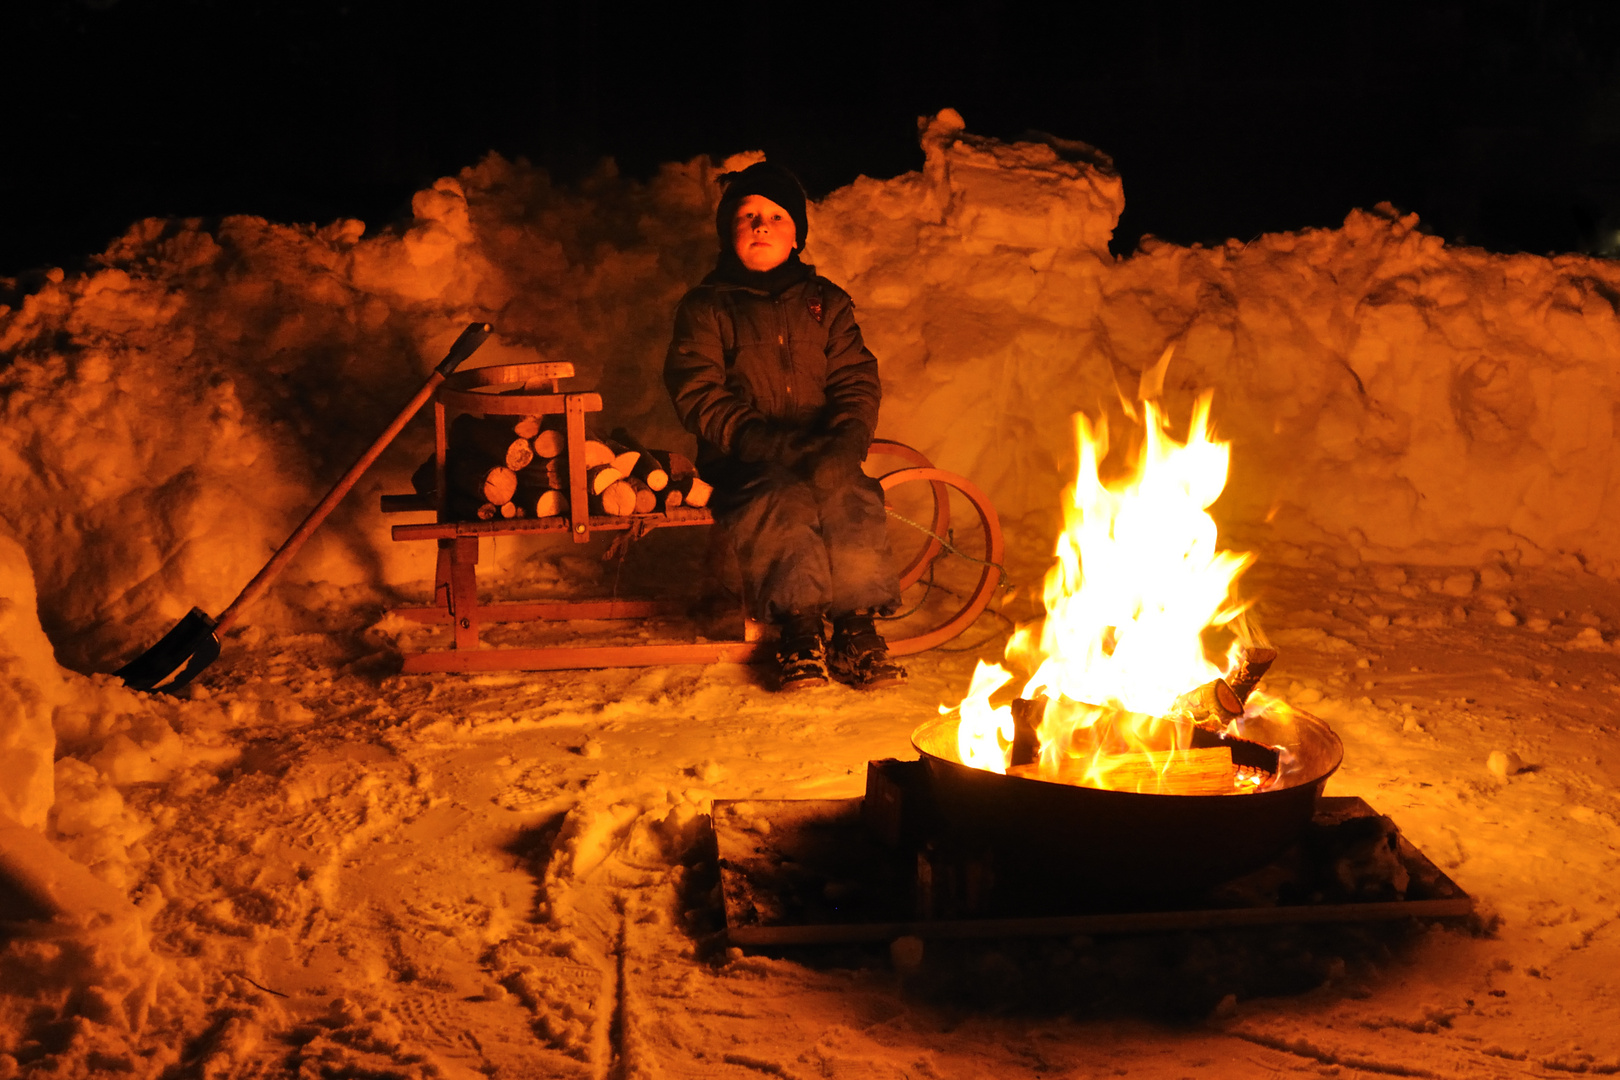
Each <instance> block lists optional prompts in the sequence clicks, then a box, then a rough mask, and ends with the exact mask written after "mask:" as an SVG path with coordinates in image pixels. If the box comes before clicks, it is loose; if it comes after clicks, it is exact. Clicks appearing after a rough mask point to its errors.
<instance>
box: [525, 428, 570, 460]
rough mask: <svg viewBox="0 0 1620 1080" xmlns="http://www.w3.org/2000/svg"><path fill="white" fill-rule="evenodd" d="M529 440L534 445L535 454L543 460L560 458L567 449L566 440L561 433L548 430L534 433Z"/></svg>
mask: <svg viewBox="0 0 1620 1080" xmlns="http://www.w3.org/2000/svg"><path fill="white" fill-rule="evenodd" d="M530 438H531V441H532V442H533V443H534V452H535V454H536V455H538V456H540V457H543V458H556V457H561V456H562V454H563V451H564V450H565V449H567V447H568V440H567V439H566V438H564V437H563V433H562V432H560V431H554V430H552V429H550V428H547V429H546V430H545V431H540V432H536V433H535V434H534V435H533V436H531V437H530Z"/></svg>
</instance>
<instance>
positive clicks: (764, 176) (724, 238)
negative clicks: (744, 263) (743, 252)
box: [714, 161, 810, 251]
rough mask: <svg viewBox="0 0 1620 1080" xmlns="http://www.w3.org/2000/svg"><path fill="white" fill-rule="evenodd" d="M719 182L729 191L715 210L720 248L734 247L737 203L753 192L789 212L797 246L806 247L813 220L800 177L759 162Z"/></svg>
mask: <svg viewBox="0 0 1620 1080" xmlns="http://www.w3.org/2000/svg"><path fill="white" fill-rule="evenodd" d="M720 182H721V183H723V184H725V185H726V193H725V194H724V195H722V196H721V197H720V208H719V209H718V210H717V211H715V215H714V230H715V232H716V233H718V234H719V236H720V250H721V251H729V250H730V249H731V244H732V232H731V219H732V218H733V217H734V216H736V213H737V204H738V203H740V202H742V201H743V200H744V199H745V198H747V197H748V196H750V195H763V196H765V197H766V198H767V199H769V200H771V202H773V203H775V204H776V205H777V206H780V207H781V208H782V209H784V210H786V211H787V212H788V216H789V217H791V218H792V219H793V227H794V229H795V230H796V234H795V236H794V246H795V247H797V248H798V249H799V250H800V251H803V250H804V238H805V236H806V235H807V234H808V233H809V232H810V219H809V217H807V216H806V215H805V211H804V185H802V184H800V183H799V178H798V177H797V176H794V175H793V174H792V173H790V172H788V171H787V170H786V169H784V168H782V166H780V165H772V164H771V163H770V162H768V161H759V162H755V163H754V164H752V165H750V166H748V168H746V169H744V170H742V171H741V172H734V173H726V174H725V175H724V176H722V177H720Z"/></svg>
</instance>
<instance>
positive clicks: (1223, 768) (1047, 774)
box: [1007, 747, 1237, 795]
mask: <svg viewBox="0 0 1620 1080" xmlns="http://www.w3.org/2000/svg"><path fill="white" fill-rule="evenodd" d="M1007 775H1009V776H1020V777H1024V778H1026V779H1032V780H1046V781H1050V782H1052V783H1057V784H1069V785H1071V786H1073V787H1091V788H1101V789H1104V790H1108V791H1137V792H1144V793H1147V794H1153V795H1231V794H1234V793H1236V791H1237V769H1236V767H1235V766H1234V765H1233V764H1232V753H1231V751H1230V750H1228V749H1226V748H1224V747H1211V748H1208V749H1194V750H1175V751H1166V752H1163V753H1149V754H1105V755H1101V756H1099V757H1097V758H1067V759H1065V760H1064V761H1062V762H1060V763H1059V764H1058V766H1057V768H1056V769H1052V768H1051V767H1049V766H1046V765H1045V764H1031V765H1013V766H1009V767H1008V769H1007Z"/></svg>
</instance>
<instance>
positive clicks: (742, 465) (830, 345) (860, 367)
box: [664, 161, 906, 690]
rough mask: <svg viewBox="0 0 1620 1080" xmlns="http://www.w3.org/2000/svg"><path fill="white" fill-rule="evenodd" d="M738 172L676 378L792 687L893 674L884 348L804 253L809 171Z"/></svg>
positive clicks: (685, 310)
mask: <svg viewBox="0 0 1620 1080" xmlns="http://www.w3.org/2000/svg"><path fill="white" fill-rule="evenodd" d="M725 179H726V178H724V177H723V178H722V180H725ZM730 180H731V182H730V184H729V185H728V186H727V187H726V189H725V194H724V196H723V197H722V198H721V200H720V208H719V211H718V212H717V213H716V215H715V229H716V231H717V232H718V234H719V239H720V258H719V265H717V266H716V267H715V270H714V272H713V273H711V274H710V275H709V276H708V277H706V278H704V279H703V283H702V284H701V285H699V286H698V287H697V288H695V289H693V290H692V291H691V292H689V293H687V294H686V296H685V297H683V298H682V300H681V303H680V306H679V307H678V308H677V309H676V312H675V335H674V340H672V341H671V342H670V346H669V353H668V355H667V357H666V358H665V361H664V383H665V385H666V386H668V388H669V394H670V397H671V399H672V400H673V401H674V403H675V412H676V413H677V415H679V416H680V419H681V423H682V424H683V425H685V427H686V429H687V430H688V431H690V432H692V434H694V435H696V436H697V439H698V465H699V468H700V469H701V470H702V472H703V475H704V477H705V478H706V479H708V480H710V482H711V483H713V485H714V489H715V493H714V496H713V498H712V499H711V501H710V503H709V506H710V509H711V510H712V511H713V512H714V515H715V520H716V521H717V522H719V523H720V524H721V525H722V526H723V527H724V528H726V529H727V530H728V531H729V533H730V536H731V537H732V541H733V543H734V545H735V547H736V550H737V560H738V564H739V567H740V569H741V571H742V583H743V602H744V605H745V606H746V608H747V611H748V614H749V615H750V616H751V617H752V618H755V619H759V620H761V621H763V622H772V623H775V624H776V626H777V628H778V629H779V631H780V634H781V643H780V645H779V647H778V650H777V664H778V669H779V675H780V687H781V689H783V690H799V689H805V688H810V687H815V686H825V685H827V681H828V677H829V674H831V675H832V676H833V677H836V678H837V679H839V680H840V681H842V682H845V683H848V684H849V685H851V686H854V687H858V688H861V689H869V688H872V687H877V686H883V685H892V684H895V683H898V682H900V681H902V680H903V679H904V678H905V676H906V672H905V669H904V668H902V667H901V666H900V665H899V664H896V663H895V662H894V661H892V660H890V659H889V655H888V649H887V647H886V646H885V644H884V641H883V637H882V635H880V634H879V633H878V631H877V626H876V623H875V622H874V616H875V615H877V614H879V613H883V612H888V611H893V610H894V608H895V607H896V606H897V605H898V603H899V599H900V597H899V587H898V582H897V581H896V579H895V574H894V570H893V569H892V567H891V563H890V559H889V544H888V533H887V528H886V519H885V515H884V510H883V489H882V488H881V487H880V486H879V485H878V483H877V481H876V480H873V479H871V478H870V477H868V476H867V475H866V474H865V473H864V472H862V471H861V462H862V461H863V460H865V458H866V451H867V448H868V446H869V445H870V444H871V441H872V433H873V431H875V430H876V428H877V418H878V402H879V399H880V398H881V396H882V387H881V385H880V383H879V381H878V370H877V359H876V358H875V357H873V355H872V354H871V353H870V352H868V351H867V349H866V345H865V343H864V342H863V341H862V340H861V329H860V327H859V326H857V325H856V323H855V307H854V304H853V302H852V301H851V300H850V298H849V295H848V294H847V293H845V292H844V291H843V290H842V289H840V288H839V287H838V286H836V285H834V284H833V283H832V282H830V281H828V280H827V279H826V278H823V277H820V276H818V275H817V274H816V272H815V268H814V267H812V266H808V265H806V264H805V263H803V262H801V261H800V260H799V250H800V249H801V248H802V247H803V246H804V238H805V233H806V232H807V231H808V229H809V222H808V219H807V218H806V216H805V196H804V189H803V188H802V187H801V186H800V185H799V181H798V179H797V178H796V177H794V175H793V174H792V173H790V172H788V171H787V170H786V169H784V168H782V167H780V166H778V165H772V164H770V163H769V162H763V161H762V162H760V163H758V164H756V165H751V166H749V167H748V168H746V169H744V170H742V171H741V172H739V173H733V174H731V176H730ZM824 617H827V618H830V619H831V621H832V639H831V641H830V642H828V641H827V639H826V638H825V637H824V636H823V633H824V630H823V618H824Z"/></svg>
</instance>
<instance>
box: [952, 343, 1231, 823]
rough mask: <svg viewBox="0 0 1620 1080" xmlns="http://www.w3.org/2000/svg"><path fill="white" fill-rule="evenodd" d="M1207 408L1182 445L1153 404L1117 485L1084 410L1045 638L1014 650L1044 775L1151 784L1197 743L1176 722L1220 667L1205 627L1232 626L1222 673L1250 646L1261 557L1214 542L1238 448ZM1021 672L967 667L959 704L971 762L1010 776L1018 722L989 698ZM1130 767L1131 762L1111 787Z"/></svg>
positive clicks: (1102, 440) (1026, 639)
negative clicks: (1214, 513)
mask: <svg viewBox="0 0 1620 1080" xmlns="http://www.w3.org/2000/svg"><path fill="white" fill-rule="evenodd" d="M1165 359H1166V360H1168V354H1167V355H1166V357H1165ZM1161 371H1162V363H1161ZM1210 401H1211V395H1210V394H1208V393H1205V394H1204V395H1203V396H1201V397H1200V398H1199V399H1198V401H1197V403H1196V404H1195V405H1194V407H1193V411H1192V418H1191V422H1190V424H1189V429H1188V433H1187V438H1186V441H1185V442H1178V441H1177V440H1176V439H1175V438H1174V437H1173V436H1172V435H1171V433H1170V428H1169V423H1168V420H1167V418H1166V417H1165V415H1164V413H1163V412H1162V411H1161V410H1160V408H1159V406H1158V405H1157V404H1156V403H1154V402H1151V401H1149V402H1145V403H1144V406H1143V413H1144V416H1143V440H1142V445H1141V448H1140V452H1139V453H1138V454H1137V456H1136V460H1135V461H1134V462H1133V463H1132V465H1131V466H1130V468H1129V469H1128V471H1127V473H1126V474H1125V475H1124V476H1121V477H1119V478H1118V479H1115V480H1112V481H1107V482H1105V481H1104V480H1103V479H1102V478H1101V476H1100V475H1099V473H1098V467H1099V464H1100V462H1101V461H1102V460H1103V458H1104V457H1105V456H1106V455H1107V453H1108V431H1107V427H1106V424H1105V423H1098V424H1096V425H1093V424H1092V423H1091V422H1090V421H1088V420H1087V419H1086V418H1085V417H1084V416H1078V417H1076V436H1077V441H1078V445H1079V458H1080V460H1079V467H1078V470H1077V475H1076V478H1075V482H1074V484H1073V486H1072V487H1070V488H1068V489H1067V490H1066V492H1065V497H1064V504H1063V509H1064V529H1063V533H1062V535H1061V536H1059V538H1058V543H1057V551H1056V555H1057V562H1056V564H1055V565H1054V566H1053V567H1052V569H1051V571H1050V572H1049V573H1048V574H1047V576H1046V586H1045V592H1044V600H1045V605H1046V618H1045V619H1044V620H1043V621H1042V622H1041V623H1040V625H1039V636H1038V638H1037V636H1036V633H1035V631H1034V630H1033V629H1032V628H1031V627H1027V626H1026V627H1021V628H1020V629H1019V631H1018V632H1017V633H1016V634H1015V635H1014V636H1013V639H1012V641H1011V643H1010V644H1009V645H1008V647H1007V658H1008V659H1009V660H1010V661H1011V662H1012V663H1013V665H1014V666H1015V667H1017V668H1019V669H1021V670H1023V671H1026V672H1031V673H1032V674H1031V675H1030V676H1029V678H1028V680H1027V681H1026V682H1025V684H1024V686H1023V689H1022V690H1021V691H1020V692H1019V697H1021V698H1027V699H1037V698H1045V699H1046V700H1045V702H1044V705H1045V708H1044V712H1043V713H1042V714H1041V720H1040V724H1039V726H1038V727H1037V728H1036V736H1037V739H1038V742H1039V746H1040V759H1039V773H1038V775H1041V776H1049V777H1054V778H1055V777H1056V776H1057V775H1058V774H1059V773H1061V774H1063V775H1064V776H1066V777H1069V778H1071V779H1073V778H1079V782H1082V783H1084V784H1086V785H1087V786H1094V787H1125V788H1127V789H1129V790H1148V791H1151V790H1156V789H1157V787H1156V783H1155V772H1156V771H1162V770H1163V769H1164V768H1166V767H1168V766H1169V765H1171V764H1172V763H1173V762H1174V761H1175V758H1176V755H1178V754H1183V753H1184V752H1185V751H1186V748H1187V744H1188V737H1189V735H1190V730H1191V726H1190V725H1189V724H1187V723H1185V722H1182V723H1176V722H1173V721H1172V720H1171V719H1169V718H1170V717H1171V716H1172V714H1174V713H1176V710H1177V703H1178V699H1180V698H1181V697H1182V695H1184V694H1186V693H1187V692H1189V691H1192V690H1194V689H1196V688H1198V687H1201V686H1205V685H1206V684H1208V683H1210V682H1211V681H1212V680H1214V679H1217V678H1220V677H1222V676H1223V675H1224V674H1225V670H1223V668H1222V667H1221V666H1218V665H1217V664H1215V663H1213V662H1212V661H1211V660H1210V659H1209V658H1208V657H1207V656H1206V655H1205V631H1206V630H1207V629H1209V628H1211V627H1228V628H1229V629H1230V630H1232V631H1234V632H1236V634H1237V638H1238V639H1239V640H1234V642H1233V645H1232V651H1231V654H1230V656H1229V657H1227V658H1226V665H1227V667H1231V666H1232V665H1233V664H1235V663H1236V661H1237V656H1238V650H1239V647H1240V644H1242V643H1245V642H1246V639H1247V637H1248V628H1247V627H1246V626H1244V625H1242V621H1241V619H1240V616H1241V615H1242V614H1243V611H1244V607H1245V605H1244V604H1242V603H1240V602H1239V601H1238V600H1237V599H1236V598H1235V595H1234V585H1235V583H1236V581H1237V578H1238V575H1239V574H1241V573H1242V571H1243V570H1244V568H1245V567H1247V566H1248V565H1249V564H1250V563H1251V562H1253V556H1251V555H1249V554H1245V553H1238V552H1232V551H1222V550H1220V549H1219V548H1217V546H1216V529H1215V522H1214V520H1213V519H1212V518H1211V517H1210V516H1209V507H1210V506H1211V504H1213V503H1214V502H1215V500H1216V499H1217V498H1219V497H1220V494H1221V491H1222V490H1223V489H1224V488H1225V486H1226V478H1227V471H1228V466H1229V463H1230V458H1231V452H1230V446H1229V445H1228V444H1227V443H1223V442H1218V441H1216V440H1215V439H1214V438H1212V437H1211V433H1210V423H1209V420H1210ZM1235 623H1236V625H1234V624H1235ZM1014 677H1015V676H1014V675H1013V673H1012V672H1011V671H1009V670H1008V669H1007V668H1005V667H1002V666H1000V665H993V664H984V663H981V664H979V666H978V669H977V670H976V671H975V672H974V674H973V680H972V683H971V685H970V686H969V689H968V694H967V697H966V698H965V699H964V700H963V701H962V702H961V704H960V705H959V706H958V707H957V708H958V711H959V713H960V722H959V725H958V729H957V733H958V740H957V750H958V756H959V758H960V760H961V761H962V763H963V764H966V765H971V766H974V767H976V768H981V769H988V770H990V771H992V772H1005V771H1006V770H1007V765H1008V757H1009V752H1010V748H1011V743H1012V741H1013V738H1014V733H1015V726H1014V722H1013V714H1012V710H1011V709H1010V708H1009V707H1008V706H1006V705H1001V706H995V707H993V706H992V705H991V702H990V698H991V695H992V694H994V693H996V691H998V690H1000V689H1001V688H1002V687H1004V686H1006V685H1007V684H1008V683H1009V682H1011V681H1012V680H1013V679H1014ZM941 711H949V710H944V709H942V710H941ZM1127 759H1129V760H1131V761H1132V762H1133V763H1134V764H1135V765H1136V766H1138V767H1137V768H1135V769H1133V770H1130V773H1129V775H1128V776H1127V775H1125V773H1123V772H1122V773H1121V775H1120V777H1119V778H1118V781H1117V782H1115V781H1112V780H1111V779H1110V776H1109V774H1110V773H1111V772H1114V771H1115V770H1116V768H1119V767H1120V766H1121V765H1122V763H1123V762H1125V761H1126V760H1127ZM1144 761H1146V762H1148V763H1149V764H1150V767H1149V769H1148V771H1147V781H1146V782H1145V784H1144V780H1143V772H1142V769H1141V768H1140V766H1141V764H1142V763H1143V762H1144ZM1240 786H1241V785H1240Z"/></svg>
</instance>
